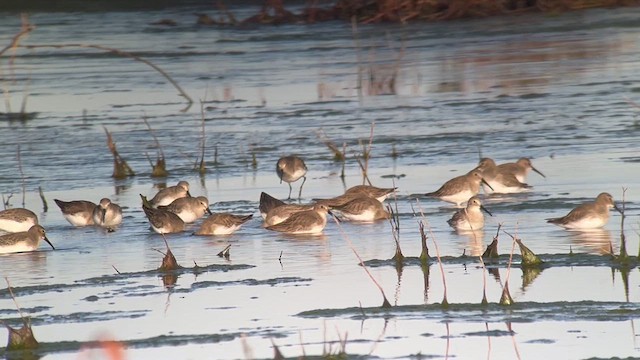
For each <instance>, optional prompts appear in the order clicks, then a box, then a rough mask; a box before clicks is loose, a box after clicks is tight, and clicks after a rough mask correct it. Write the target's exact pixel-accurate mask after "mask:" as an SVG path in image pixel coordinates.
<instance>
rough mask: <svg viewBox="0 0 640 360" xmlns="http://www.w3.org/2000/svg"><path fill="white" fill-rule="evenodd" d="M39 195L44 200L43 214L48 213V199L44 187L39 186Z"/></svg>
mask: <svg viewBox="0 0 640 360" xmlns="http://www.w3.org/2000/svg"><path fill="white" fill-rule="evenodd" d="M38 194H39V195H40V200H42V212H47V210H49V205H47V199H46V198H45V197H44V192H43V191H42V186H38Z"/></svg>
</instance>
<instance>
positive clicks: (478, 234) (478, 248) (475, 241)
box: [455, 230, 484, 256]
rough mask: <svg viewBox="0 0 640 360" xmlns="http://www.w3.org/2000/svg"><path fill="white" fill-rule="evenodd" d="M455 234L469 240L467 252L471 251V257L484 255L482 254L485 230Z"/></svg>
mask: <svg viewBox="0 0 640 360" xmlns="http://www.w3.org/2000/svg"><path fill="white" fill-rule="evenodd" d="M455 233H456V234H458V235H459V236H460V237H461V238H464V239H466V240H467V244H466V246H465V250H467V249H468V250H469V254H468V255H469V256H480V255H482V253H483V252H484V248H483V247H484V243H483V239H484V230H473V231H468V230H456V231H455ZM465 252H466V251H465Z"/></svg>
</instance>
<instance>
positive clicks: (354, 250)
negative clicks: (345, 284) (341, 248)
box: [333, 217, 391, 308]
mask: <svg viewBox="0 0 640 360" xmlns="http://www.w3.org/2000/svg"><path fill="white" fill-rule="evenodd" d="M333 220H334V221H335V223H336V225H337V226H338V229H339V230H340V233H341V234H342V237H343V238H344V239H345V240H346V241H347V244H348V245H349V248H350V249H351V251H353V253H354V254H355V256H356V257H357V258H358V261H359V262H360V266H362V268H363V269H364V271H365V272H366V273H367V275H369V278H370V279H371V281H373V283H374V284H375V285H376V287H377V288H378V290H380V293H381V294H382V298H383V301H382V307H383V308H390V307H391V303H390V302H389V300H387V296H386V295H385V294H384V290H383V289H382V286H380V284H379V283H378V282H377V281H376V279H375V278H374V277H373V275H371V272H369V269H368V268H367V266H366V265H365V264H364V261H362V258H361V257H360V255H358V252H357V251H356V249H355V247H353V243H352V242H351V240H349V237H348V236H347V234H346V233H345V232H344V229H343V228H342V225H340V222H339V221H338V219H337V218H336V217H333Z"/></svg>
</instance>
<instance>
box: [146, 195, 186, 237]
mask: <svg viewBox="0 0 640 360" xmlns="http://www.w3.org/2000/svg"><path fill="white" fill-rule="evenodd" d="M140 197H141V198H142V199H143V201H142V210H144V213H145V215H147V219H149V224H151V228H152V229H153V231H155V232H157V233H158V234H171V233H177V232H181V231H183V230H184V221H182V219H180V217H179V216H178V215H176V214H174V213H172V212H171V211H168V210H164V209H154V208H152V207H149V206H147V205H145V203H144V200H145V199H144V196H143V195H142V194H141V195H140Z"/></svg>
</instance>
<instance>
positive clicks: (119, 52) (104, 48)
mask: <svg viewBox="0 0 640 360" xmlns="http://www.w3.org/2000/svg"><path fill="white" fill-rule="evenodd" d="M16 47H21V48H25V49H40V48H53V49H63V48H85V49H86V48H89V49H97V50H102V51H106V52H109V53H112V54H116V55H120V56H124V57H128V58H131V59H133V60H136V61H139V62H141V63H144V64H146V65H148V66H149V67H151V68H152V69H154V70H155V71H157V72H158V73H160V75H162V76H163V77H164V78H165V79H167V80H168V81H169V82H170V83H171V85H173V87H175V88H176V90H178V92H179V93H180V95H181V96H182V97H184V98H185V99H186V100H187V102H188V106H187V107H186V108H185V109H183V110H182V111H187V110H188V109H189V108H190V107H191V105H192V104H193V99H191V97H190V96H189V95H188V94H187V93H186V92H185V91H184V90H183V89H182V87H180V85H178V83H177V82H176V81H175V80H174V79H173V78H172V77H171V76H169V74H167V73H166V72H165V71H164V70H162V69H161V68H160V67H158V66H157V65H156V64H154V63H152V62H151V61H149V60H147V59H144V58H141V57H139V56H137V55H134V54H132V53H130V52H127V51H124V50H120V49H115V48H111V47H108V46H102V45H94V44H55V45H45V44H33V45H16ZM0 55H2V51H0Z"/></svg>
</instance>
